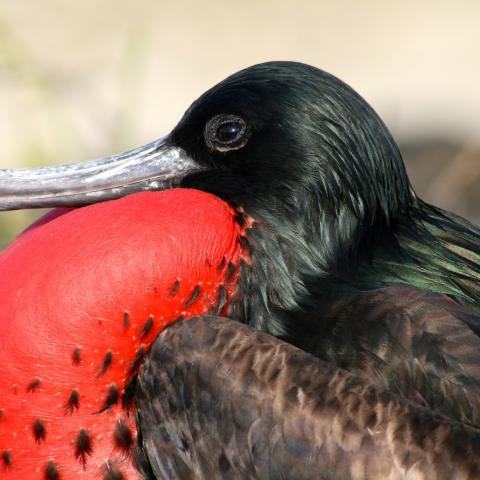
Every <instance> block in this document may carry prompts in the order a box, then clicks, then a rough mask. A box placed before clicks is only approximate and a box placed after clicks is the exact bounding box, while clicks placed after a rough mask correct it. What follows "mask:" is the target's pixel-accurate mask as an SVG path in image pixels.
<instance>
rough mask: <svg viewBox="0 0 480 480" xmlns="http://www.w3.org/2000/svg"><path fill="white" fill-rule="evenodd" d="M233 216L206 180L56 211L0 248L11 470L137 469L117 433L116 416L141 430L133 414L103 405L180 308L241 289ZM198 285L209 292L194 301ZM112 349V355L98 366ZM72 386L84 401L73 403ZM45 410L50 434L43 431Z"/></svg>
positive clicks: (0, 418)
mask: <svg viewBox="0 0 480 480" xmlns="http://www.w3.org/2000/svg"><path fill="white" fill-rule="evenodd" d="M234 216H235V211H234V210H233V209H232V208H231V207H229V206H228V205H227V204H226V203H224V202H223V201H222V200H220V199H218V198H217V197H214V196H212V195H210V194H207V193H204V192H200V191H197V190H187V189H175V190H167V191H164V192H156V193H139V194H135V195H131V196H128V197H125V198H123V199H120V200H115V201H110V202H105V203H100V204H95V205H91V206H88V207H84V208H81V209H74V210H68V209H62V210H57V211H54V212H53V213H49V214H47V216H46V217H44V218H43V219H42V220H41V221H39V222H37V223H36V224H34V225H33V226H32V227H30V228H29V229H28V230H26V231H25V232H24V233H23V234H22V235H20V236H19V237H18V238H17V239H16V240H15V241H14V242H13V243H12V244H11V245H10V246H9V247H8V248H6V249H5V250H4V251H3V252H1V253H0V305H1V308H0V365H1V372H0V477H1V478H2V479H5V480H10V479H12V480H13V479H15V480H18V479H22V480H33V479H44V478H47V477H46V476H45V468H46V462H47V461H49V460H52V461H53V462H54V463H55V464H56V465H57V467H58V473H59V478H60V479H61V480H69V479H77V478H79V479H82V480H90V479H100V478H102V475H103V473H104V472H105V468H106V461H108V462H109V464H110V465H111V466H113V468H116V469H118V470H120V471H121V472H122V474H123V475H124V478H125V479H137V478H139V475H138V474H137V473H136V471H135V470H134V468H133V467H132V465H131V462H130V458H129V455H128V453H125V452H124V451H123V450H122V449H120V448H119V446H118V444H116V443H115V441H114V440H113V432H114V429H115V426H116V424H117V422H118V419H119V418H122V419H124V421H125V422H126V424H127V425H128V426H129V428H130V429H131V431H132V434H133V435H134V431H135V427H134V424H133V416H132V415H131V414H130V415H129V414H128V413H127V412H125V410H123V408H122V407H121V402H120V401H119V402H118V403H117V404H116V405H114V406H113V407H111V408H109V409H107V410H105V411H103V412H101V413H95V412H98V411H99V410H100V409H101V408H102V406H103V403H104V400H105V397H106V393H107V388H108V387H109V386H111V385H116V386H117V388H118V391H119V392H120V394H121V393H122V392H123V388H124V385H125V380H126V377H127V375H128V372H129V368H130V366H131V362H132V359H133V358H134V357H135V353H136V352H137V350H138V349H139V348H140V347H142V346H144V347H148V345H149V344H150V343H151V342H152V340H153V339H154V338H155V336H156V335H157V333H158V332H159V331H160V330H162V329H163V328H164V327H165V326H166V325H168V324H169V323H170V322H172V321H173V320H175V319H176V318H177V317H178V316H179V315H184V316H189V315H193V314H201V313H205V312H206V311H207V310H208V308H209V307H210V306H212V305H213V304H215V301H216V296H217V291H218V287H219V285H220V284H223V285H224V286H225V287H226V289H227V292H228V295H229V296H230V295H231V294H232V293H233V292H234V291H235V281H236V277H237V273H235V274H234V275H233V276H232V277H231V278H230V280H228V281H227V280H226V271H227V266H228V264H229V262H233V263H234V264H235V265H238V263H239V261H240V258H241V256H242V254H241V249H240V246H239V243H238V241H237V239H238V235H239V234H240V233H241V228H240V226H239V225H238V224H237V223H236V222H235V221H234ZM224 258H225V260H223V259H224ZM177 279H178V281H179V285H178V289H177V290H176V292H175V291H172V289H173V290H175V288H174V285H175V282H176V280H177ZM197 285H199V287H200V293H199V294H198V297H197V298H196V299H194V300H193V301H191V302H189V301H188V300H189V298H190V297H191V295H192V292H193V291H194V289H195V287H196V286H197ZM125 312H128V314H129V321H128V325H127V326H125V324H124V314H125ZM151 315H153V325H152V328H151V330H150V331H149V333H148V334H146V335H145V336H143V337H142V329H144V328H145V322H146V321H147V319H148V318H149V316H151ZM77 347H80V355H79V358H80V361H79V363H78V364H75V362H74V361H72V354H73V352H74V350H75V349H76V348H77ZM109 351H110V352H112V361H111V364H110V365H109V366H108V368H106V370H105V372H104V373H101V365H102V362H103V360H104V358H105V355H106V354H107V352H109ZM37 379H38V380H39V384H38V385H37V384H36V383H35V381H36V380H37ZM32 382H34V383H32ZM37 383H38V382H37ZM29 385H30V387H29ZM73 389H76V390H77V391H78V394H79V408H78V409H76V408H75V407H73V408H71V410H72V411H71V412H68V411H66V405H67V401H68V398H69V395H70V394H71V392H72V390H73ZM36 419H40V420H41V421H42V423H43V425H44V427H45V429H46V435H45V439H44V440H43V439H42V438H39V439H38V441H36V440H35V437H34V433H33V423H34V421H35V420H36ZM80 429H87V431H88V432H89V433H88V435H89V438H90V439H91V444H92V445H91V446H92V452H91V454H87V455H85V459H86V464H85V468H84V465H83V463H82V458H81V456H80V457H79V458H76V457H75V441H76V437H77V435H78V432H79V431H80ZM37 436H38V435H37ZM6 452H8V453H6ZM2 458H3V460H2ZM10 461H11V463H10ZM7 463H10V465H7Z"/></svg>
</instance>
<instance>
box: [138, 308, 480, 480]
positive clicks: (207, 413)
mask: <svg viewBox="0 0 480 480" xmlns="http://www.w3.org/2000/svg"><path fill="white" fill-rule="evenodd" d="M136 407H137V417H138V425H139V431H140V436H141V440H140V441H141V447H142V448H143V449H144V451H145V452H146V454H147V456H148V459H149V461H150V464H151V465H152V469H153V472H154V474H155V476H156V478H159V479H174V478H179V479H194V478H195V479H220V478H221V479H247V478H248V479H325V480H327V479H329V480H330V479H369V480H375V479H382V480H385V479H392V480H393V479H401V478H415V479H425V480H429V479H432V480H434V479H435V480H442V479H445V480H447V479H451V478H456V479H458V480H464V479H475V478H480V431H478V430H476V429H473V428H471V427H468V426H465V425H462V424H460V423H458V422H455V421H452V420H449V419H447V418H445V417H442V416H439V415H435V414H433V413H432V412H431V411H429V410H427V409H425V408H423V407H420V406H418V405H416V404H414V403H412V402H409V401H407V400H405V399H403V398H401V397H399V396H396V395H394V394H392V393H388V392H385V391H383V392H382V391H381V390H379V389H377V388H376V387H375V386H374V385H373V384H371V383H369V382H368V381H366V380H364V379H362V378H360V377H359V376H356V375H353V374H351V373H348V372H346V371H344V370H342V369H339V368H337V367H334V366H332V365H330V364H328V363H325V362H323V361H321V360H319V359H318V358H316V357H314V356H312V355H310V354H307V353H305V352H304V351H302V350H299V349H298V348H296V347H294V346H292V345H289V344H287V343H284V342H282V341H280V340H278V339H277V338H274V337H272V336H269V335H267V334H265V333H261V332H258V331H253V330H251V329H250V328H248V327H247V326H245V325H242V324H240V323H237V322H234V321H231V320H227V319H223V318H218V317H197V318H192V319H189V320H187V321H183V322H178V323H176V324H174V325H172V326H171V327H169V328H168V329H167V330H166V331H164V332H163V333H162V334H161V335H160V337H159V338H158V340H157V341H156V342H155V344H154V346H153V348H152V351H151V354H150V356H149V358H148V359H147V361H146V363H145V365H144V366H143V368H142V369H141V372H140V375H139V380H138V386H137V399H136Z"/></svg>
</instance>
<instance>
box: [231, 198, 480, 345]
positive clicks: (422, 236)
mask: <svg viewBox="0 0 480 480" xmlns="http://www.w3.org/2000/svg"><path fill="white" fill-rule="evenodd" d="M348 223H349V225H348V227H345V225H343V233H344V234H343V235H338V234H337V235H338V236H337V238H336V239H335V240H338V238H339V237H340V238H341V240H342V241H341V242H340V241H337V242H336V248H334V247H333V246H332V245H331V244H330V245H328V242H329V241H330V242H331V241H332V235H334V233H332V232H337V231H339V230H340V227H339V225H338V224H333V223H332V224H331V225H329V227H328V229H325V228H324V231H323V233H322V232H321V233H320V234H318V232H315V231H312V228H311V226H310V225H309V224H307V223H304V224H302V223H292V222H291V221H289V219H288V218H285V220H284V223H283V222H282V221H278V219H277V220H276V223H275V228H273V226H272V225H273V222H258V223H255V224H254V225H253V226H252V228H250V229H249V230H248V243H249V250H250V259H251V262H250V264H249V265H246V264H244V265H243V266H242V273H241V278H240V284H239V292H240V295H239V296H238V298H237V300H235V301H234V302H232V305H231V307H230V312H229V313H230V315H232V316H233V317H235V318H237V319H240V320H243V321H246V322H247V323H249V324H251V325H252V326H254V327H256V328H259V329H262V330H265V331H268V332H270V333H272V334H274V335H277V336H284V335H286V334H288V332H286V331H285V329H286V328H287V325H289V324H291V322H290V320H291V319H292V318H293V317H295V316H296V315H297V314H298V313H299V312H305V313H307V314H308V313H309V311H315V310H316V311H318V309H319V308H321V309H323V308H326V306H327V307H328V305H329V304H330V303H332V302H335V301H336V300H337V299H338V298H339V297H341V296H344V295H347V294H354V293H358V292H365V291H371V290H374V289H377V288H384V287H389V286H392V285H396V284H404V285H410V286H414V287H418V288H422V289H424V290H427V291H431V292H435V293H443V294H448V295H453V296H457V297H460V298H463V299H464V300H465V301H467V302H469V303H471V304H472V305H473V306H474V307H476V306H479V307H478V308H479V309H480V284H479V282H478V278H480V242H479V239H480V229H479V228H477V227H475V226H474V225H472V224H470V223H469V222H467V221H466V220H464V219H462V218H460V217H457V216H455V215H453V214H450V213H448V212H445V211H442V210H440V209H438V208H435V207H433V206H431V205H429V204H426V203H425V202H423V201H421V200H419V199H416V198H415V199H414V200H413V201H412V203H411V205H410V206H409V207H408V208H407V209H406V210H405V211H403V212H402V213H401V214H399V215H398V216H397V218H396V219H394V220H393V221H392V222H391V224H389V225H387V223H386V222H384V221H382V220H381V219H378V220H377V222H376V223H375V224H374V225H371V226H369V227H368V228H364V227H362V226H361V224H360V223H358V224H355V222H353V221H351V220H349V222H348ZM324 227H325V225H324ZM366 231H368V236H366V235H364V232H366ZM345 233H346V234H345ZM315 234H317V237H315ZM322 235H323V237H322ZM362 235H363V236H362ZM319 238H320V240H319ZM325 244H327V245H326V246H325Z"/></svg>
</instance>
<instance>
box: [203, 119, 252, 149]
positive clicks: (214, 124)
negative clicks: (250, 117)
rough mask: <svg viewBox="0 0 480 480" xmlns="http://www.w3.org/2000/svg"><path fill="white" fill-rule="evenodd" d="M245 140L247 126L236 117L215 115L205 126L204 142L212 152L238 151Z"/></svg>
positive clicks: (246, 138)
mask: <svg viewBox="0 0 480 480" xmlns="http://www.w3.org/2000/svg"><path fill="white" fill-rule="evenodd" d="M247 140H248V129H247V124H246V123H245V121H244V120H243V118H240V117H239V116H237V115H229V114H224V113H222V114H220V115H215V116H214V117H213V118H211V119H210V120H209V121H208V122H207V124H206V125H205V142H206V144H207V146H208V148H210V149H212V150H218V151H220V152H226V151H228V150H238V149H239V148H242V147H243V146H244V145H245V144H246V143H247Z"/></svg>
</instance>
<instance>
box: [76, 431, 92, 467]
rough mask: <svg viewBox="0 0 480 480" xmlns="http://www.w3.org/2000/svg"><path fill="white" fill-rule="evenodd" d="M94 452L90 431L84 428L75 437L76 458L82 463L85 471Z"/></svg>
mask: <svg viewBox="0 0 480 480" xmlns="http://www.w3.org/2000/svg"><path fill="white" fill-rule="evenodd" d="M92 452H93V442H92V437H91V435H90V433H89V432H88V430H86V429H85V428H82V429H81V430H79V432H78V433H77V436H76V437H75V452H74V455H75V458H76V459H77V460H78V461H79V462H80V463H81V465H82V466H83V469H84V470H85V469H86V467H87V459H88V457H89V456H90V455H91V454H92Z"/></svg>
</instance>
